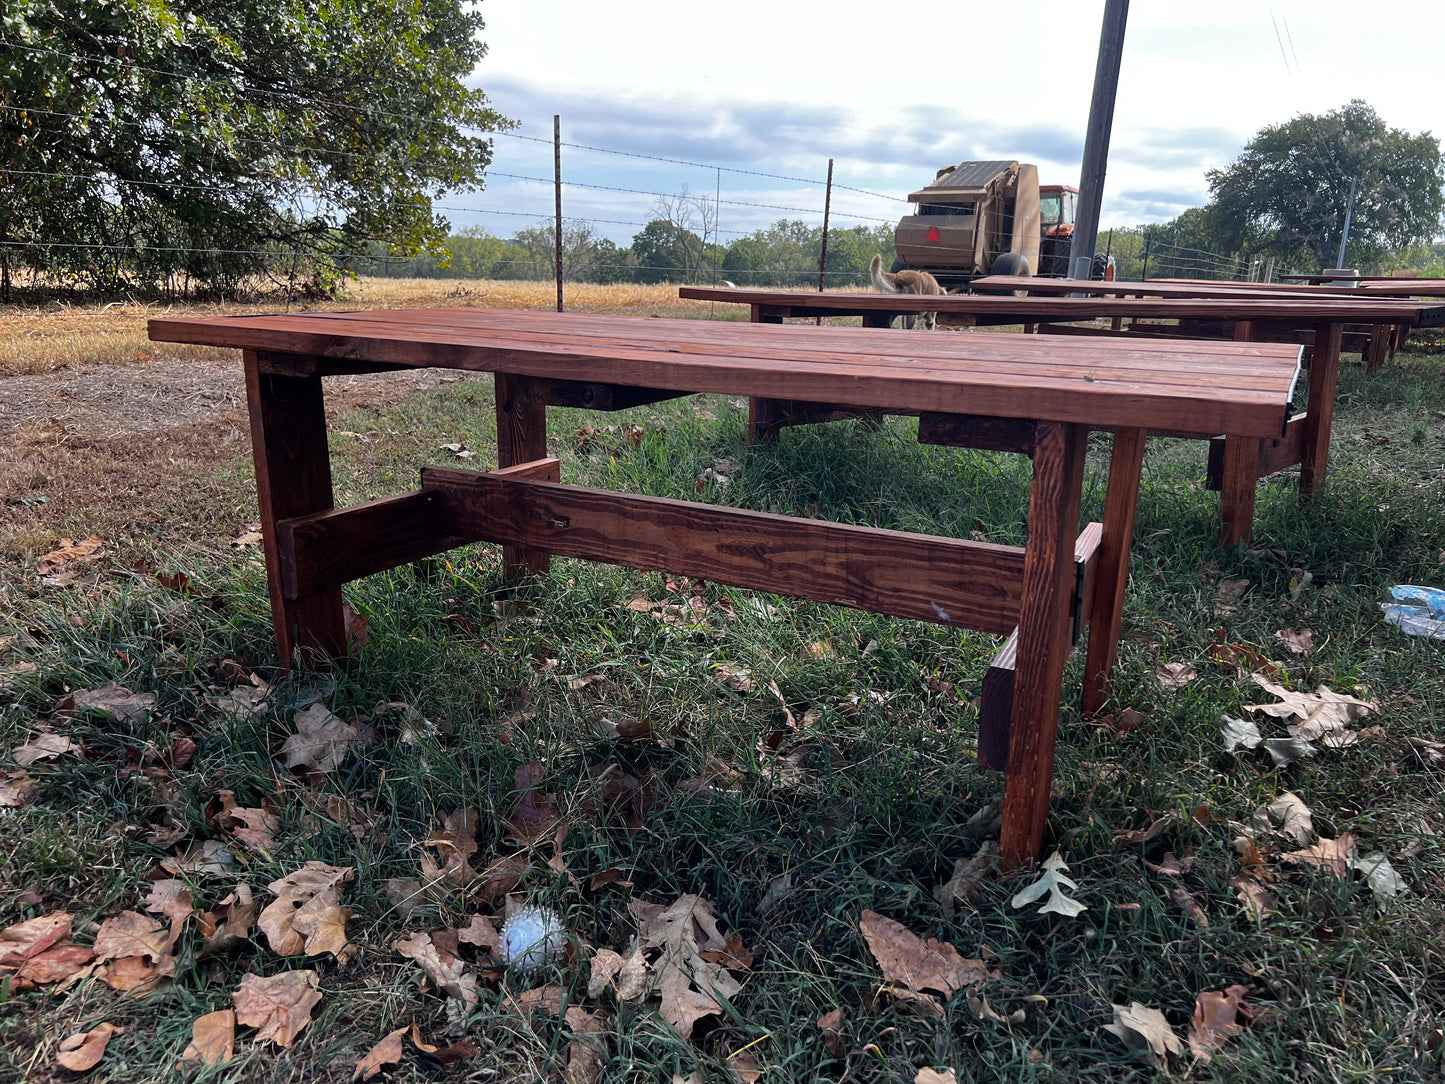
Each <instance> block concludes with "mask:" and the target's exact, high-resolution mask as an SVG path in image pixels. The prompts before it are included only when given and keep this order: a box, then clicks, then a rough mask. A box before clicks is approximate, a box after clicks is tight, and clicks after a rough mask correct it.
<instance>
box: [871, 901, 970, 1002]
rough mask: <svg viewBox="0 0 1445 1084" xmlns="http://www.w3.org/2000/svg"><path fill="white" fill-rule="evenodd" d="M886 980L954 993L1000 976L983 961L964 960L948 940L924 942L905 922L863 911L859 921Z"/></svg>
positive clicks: (919, 988)
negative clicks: (904, 924)
mask: <svg viewBox="0 0 1445 1084" xmlns="http://www.w3.org/2000/svg"><path fill="white" fill-rule="evenodd" d="M858 928H859V929H860V930H861V931H862V934H863V939H864V940H865V941H867V942H868V948H869V949H870V950H871V951H872V953H873V956H874V958H875V959H876V960H877V961H878V967H879V970H881V971H882V972H883V978H884V981H886V982H891V983H897V984H898V985H900V986H903V987H906V988H907V989H910V990H937V991H939V992H940V993H944V994H952V993H953V992H954V991H955V990H960V989H962V988H963V987H965V986H973V985H976V984H977V983H981V982H987V981H988V980H989V979H994V978H998V977H999V976H998V973H997V972H994V971H990V970H989V969H988V968H987V967H985V966H984V962H983V961H982V960H968V959H964V958H963V957H962V956H960V955H959V954H958V950H957V949H955V948H954V947H953V946H952V945H950V944H948V943H947V942H945V941H934V940H928V941H925V940H923V938H921V937H919V936H917V935H916V934H914V933H911V932H910V931H909V930H908V929H907V928H906V927H905V926H903V924H902V923H899V922H895V921H894V920H893V919H891V918H885V917H884V916H883V915H880V914H878V913H877V912H874V911H864V912H863V916H862V918H861V919H860V921H859V923H858Z"/></svg>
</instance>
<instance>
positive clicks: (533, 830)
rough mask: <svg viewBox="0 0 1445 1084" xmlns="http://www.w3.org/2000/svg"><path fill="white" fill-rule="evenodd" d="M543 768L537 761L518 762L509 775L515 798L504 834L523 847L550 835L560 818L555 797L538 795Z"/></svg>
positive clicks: (553, 795) (552, 795)
mask: <svg viewBox="0 0 1445 1084" xmlns="http://www.w3.org/2000/svg"><path fill="white" fill-rule="evenodd" d="M543 772H544V769H543V768H542V765H540V764H538V763H537V762H536V761H531V762H529V763H527V764H523V765H521V766H520V767H519V768H518V769H517V770H516V772H515V773H514V775H513V777H512V791H513V793H514V794H516V796H517V797H516V801H515V802H514V803H513V805H512V812H511V814H510V815H509V816H508V817H507V834H508V836H509V837H511V838H512V839H514V840H515V841H516V842H518V843H520V844H522V845H523V846H525V845H526V844H528V843H531V842H534V841H536V840H539V839H542V838H544V837H546V836H549V835H551V834H552V832H553V830H555V829H556V827H557V822H558V821H560V820H561V819H562V818H561V814H559V813H558V812H557V805H556V802H557V796H556V795H555V794H541V793H539V792H538V788H540V787H541V785H542V775H543Z"/></svg>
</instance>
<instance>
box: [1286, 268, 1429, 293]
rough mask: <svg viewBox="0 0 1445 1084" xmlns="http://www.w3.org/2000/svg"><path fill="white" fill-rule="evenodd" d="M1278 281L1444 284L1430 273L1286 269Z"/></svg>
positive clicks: (1319, 283) (1325, 283) (1320, 283)
mask: <svg viewBox="0 0 1445 1084" xmlns="http://www.w3.org/2000/svg"><path fill="white" fill-rule="evenodd" d="M1279 281H1280V282H1307V283H1309V284H1310V285H1312V286H1317V285H1330V284H1332V283H1336V282H1358V283H1359V284H1360V285H1362V286H1366V285H1373V284H1374V283H1377V282H1379V283H1385V284H1388V285H1395V284H1400V285H1403V284H1405V283H1416V282H1418V283H1423V284H1425V285H1426V287H1427V288H1433V287H1441V286H1445V279H1442V278H1437V277H1435V276H1432V275H1417V276H1411V275H1354V274H1350V273H1349V272H1345V271H1317V272H1314V273H1313V274H1310V273H1306V272H1291V271H1286V272H1283V273H1282V274H1281V275H1280V276H1279ZM1422 296H1424V295H1422Z"/></svg>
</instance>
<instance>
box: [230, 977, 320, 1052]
mask: <svg viewBox="0 0 1445 1084" xmlns="http://www.w3.org/2000/svg"><path fill="white" fill-rule="evenodd" d="M318 986H319V980H318V978H317V975H316V972H315V971H285V972H282V973H281V974H279V975H271V976H269V977H262V976H260V975H242V976H241V985H240V986H239V987H238V988H237V989H236V990H235V991H234V992H233V993H232V994H231V1000H233V1001H234V1002H235V1003H236V1023H238V1024H240V1025H241V1026H242V1027H248V1028H256V1029H257V1031H256V1041H257V1042H258V1043H264V1042H266V1041H267V1040H270V1041H271V1042H274V1043H275V1044H276V1045H277V1046H280V1047H288V1046H290V1045H291V1044H292V1043H293V1042H295V1041H296V1036H298V1035H300V1034H301V1032H302V1030H304V1029H305V1028H306V1026H307V1025H308V1024H310V1023H311V1010H312V1009H314V1008H315V1007H316V1005H317V1003H318V1002H320V1000H321V990H320V989H319V988H318Z"/></svg>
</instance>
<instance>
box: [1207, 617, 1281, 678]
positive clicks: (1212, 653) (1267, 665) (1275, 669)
mask: <svg viewBox="0 0 1445 1084" xmlns="http://www.w3.org/2000/svg"><path fill="white" fill-rule="evenodd" d="M1207 651H1208V654H1209V657H1210V658H1211V659H1213V660H1214V661H1215V662H1217V663H1221V664H1223V665H1225V666H1232V667H1234V672H1235V676H1236V677H1237V678H1244V677H1246V676H1248V675H1249V674H1252V673H1262V674H1264V675H1265V676H1266V677H1271V678H1272V677H1274V676H1275V675H1277V674H1278V673H1279V672H1280V670H1281V667H1280V665H1279V664H1278V663H1275V662H1271V661H1270V660H1269V658H1268V657H1266V656H1265V655H1264V654H1263V653H1262V652H1261V651H1260V650H1259V649H1258V648H1256V647H1252V646H1251V645H1249V644H1241V643H1232V642H1231V641H1230V639H1229V636H1228V634H1227V633H1226V632H1225V630H1224V629H1223V628H1217V629H1215V630H1214V641H1213V643H1211V644H1210V645H1209V647H1208V648H1207Z"/></svg>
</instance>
